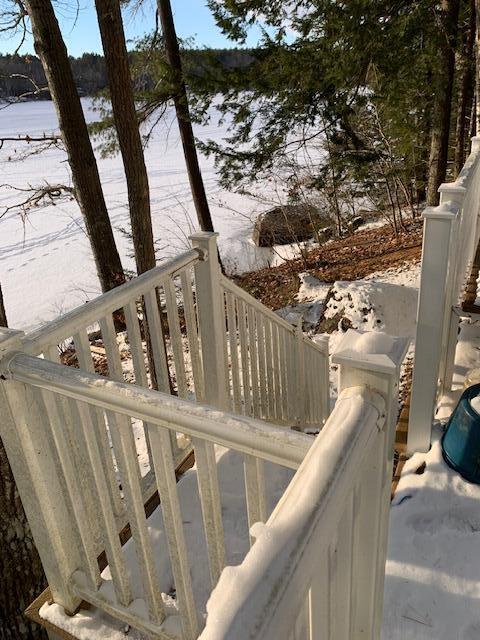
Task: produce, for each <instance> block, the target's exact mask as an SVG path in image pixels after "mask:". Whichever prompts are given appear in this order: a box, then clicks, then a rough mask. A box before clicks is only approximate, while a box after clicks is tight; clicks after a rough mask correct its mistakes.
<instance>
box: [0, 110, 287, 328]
mask: <svg viewBox="0 0 480 640" xmlns="http://www.w3.org/2000/svg"><path fill="white" fill-rule="evenodd" d="M83 106H84V110H85V113H86V117H87V120H88V121H92V120H94V119H96V118H97V117H98V116H97V115H96V114H95V113H94V112H93V111H92V109H91V102H90V100H89V99H84V100H83ZM0 113H1V114H2V115H1V118H0V135H2V136H15V135H19V134H25V133H28V134H30V135H41V134H42V133H43V132H46V133H49V132H51V131H53V130H55V129H56V127H57V119H56V116H55V112H54V107H53V103H52V102H49V101H39V102H25V103H19V104H16V105H12V106H10V107H8V108H7V109H4V110H2V111H0ZM196 133H197V134H198V135H199V137H201V138H203V139H209V138H211V139H214V140H216V141H220V140H221V139H222V138H223V136H224V135H225V133H226V125H223V126H217V124H216V118H215V116H213V117H212V122H211V124H209V125H207V126H205V127H201V128H197V131H196ZM23 148H24V145H21V144H17V143H15V142H10V143H8V142H7V143H5V144H4V146H3V148H2V149H1V150H0V162H1V167H2V176H1V178H0V214H1V212H2V210H3V208H4V207H6V206H8V205H11V204H13V203H14V202H18V201H19V198H20V199H21V196H22V195H23V194H21V193H15V192H14V191H12V190H11V189H9V188H8V187H7V186H6V185H8V184H10V185H14V186H17V187H26V186H27V185H29V184H30V185H39V184H41V183H42V181H44V180H48V181H50V182H52V183H64V184H65V183H66V184H71V183H70V177H69V171H68V167H67V163H66V157H65V155H64V154H63V152H61V151H58V150H50V151H48V152H46V153H45V154H42V155H38V156H33V157H31V158H28V159H26V160H24V161H22V162H15V161H14V160H15V158H16V157H17V156H18V154H19V153H20V152H21V150H22V149H23ZM98 162H99V170H100V174H101V179H102V184H103V187H104V193H105V198H106V201H107V206H108V209H109V212H110V217H111V220H112V225H113V227H114V230H115V236H116V240H117V243H118V247H119V251H120V253H121V257H122V261H123V264H124V267H126V268H128V269H133V268H134V263H133V260H132V258H131V256H130V255H129V254H131V247H129V245H128V242H127V241H126V239H125V237H124V235H122V233H121V232H120V231H119V229H120V228H126V227H128V206H127V189H126V185H125V176H124V173H123V167H122V163H121V159H120V157H119V156H116V157H113V158H106V159H101V158H99V160H98ZM146 162H147V168H148V173H149V179H150V188H151V201H152V218H153V227H154V237H155V239H156V240H157V243H158V244H157V247H158V256H159V257H160V258H162V257H163V258H165V257H170V256H172V255H175V254H177V253H178V252H179V251H181V250H185V249H186V248H187V247H188V246H189V245H188V240H187V237H188V235H189V233H190V232H191V231H193V230H194V229H195V228H196V218H195V212H194V207H193V202H192V198H191V195H190V189H189V185H188V179H187V175H186V173H185V166H184V160H183V154H182V149H181V144H180V141H179V136H178V131H177V125H176V122H175V120H174V118H173V114H169V115H168V117H167V119H166V121H165V122H164V123H163V124H161V125H159V127H158V129H157V131H156V133H155V134H154V137H153V139H152V141H151V143H150V145H149V147H148V148H147V150H146ZM200 162H201V167H202V172H203V177H204V180H205V184H206V189H207V192H208V197H209V201H210V205H211V210H212V217H213V221H214V226H215V228H216V229H217V230H218V231H219V233H220V248H221V253H222V257H223V259H224V260H225V263H226V266H227V267H228V268H230V269H236V270H240V271H242V270H249V269H251V268H253V267H255V266H257V265H258V266H259V265H267V264H270V263H271V261H272V260H273V261H275V260H278V256H276V254H273V253H272V252H271V250H269V249H259V248H257V247H255V245H254V244H253V242H252V241H251V231H252V221H253V220H254V219H255V218H256V216H257V214H258V213H259V212H260V211H263V210H265V209H268V208H269V206H270V204H271V203H272V202H274V203H275V204H278V202H279V198H281V196H278V195H276V194H275V192H274V191H272V190H271V189H270V190H269V191H268V196H267V195H265V194H264V195H263V196H262V199H263V201H261V200H258V199H253V198H250V197H247V196H245V195H238V194H234V193H231V192H226V191H222V190H221V189H220V188H219V187H218V185H217V176H216V171H215V168H214V166H213V160H212V159H207V158H205V157H203V156H201V158H200ZM0 282H1V283H2V288H3V293H4V297H5V305H6V309H7V315H8V317H9V322H10V324H11V326H12V327H15V328H18V329H28V328H33V327H34V326H37V325H39V324H41V323H42V322H44V321H46V320H50V319H52V318H53V317H56V316H58V315H60V314H61V313H62V312H65V311H67V310H69V309H71V308H73V307H75V306H77V305H79V304H83V303H84V302H85V301H86V300H88V299H91V298H92V297H94V296H95V295H97V294H98V293H99V292H100V291H99V285H98V280H97V276H96V273H95V268H94V264H93V259H92V256H91V252H90V247H89V243H88V240H87V237H86V235H85V232H84V228H83V222H82V217H81V214H80V211H79V209H78V206H77V205H76V203H75V202H74V201H72V202H64V203H61V204H58V205H57V206H49V207H47V208H44V209H41V210H34V209H33V210H32V211H31V213H30V215H29V216H28V218H27V220H26V221H25V225H23V224H22V221H21V219H20V218H19V216H18V215H17V214H15V213H12V212H10V213H8V214H6V215H5V216H3V217H0Z"/></svg>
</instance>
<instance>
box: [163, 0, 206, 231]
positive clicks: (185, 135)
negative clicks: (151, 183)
mask: <svg viewBox="0 0 480 640" xmlns="http://www.w3.org/2000/svg"><path fill="white" fill-rule="evenodd" d="M157 6H158V14H159V16H160V21H161V24H162V30H163V37H164V40H165V52H166V54H167V60H168V64H169V65H170V67H171V69H172V72H173V74H174V78H175V81H176V84H177V91H176V92H175V96H174V103H175V111H176V114H177V120H178V127H179V129H180V137H181V139H182V145H183V153H184V155H185V162H186V164H187V172H188V179H189V181H190V188H191V190H192V195H193V201H194V203H195V209H196V212H197V217H198V222H199V224H200V228H201V229H202V231H213V223H212V217H211V215H210V209H209V206H208V201H207V196H206V193H205V187H204V184H203V179H202V174H201V172H200V167H199V164H198V157H197V150H196V147H195V138H194V136H193V130H192V121H191V119H190V110H189V108H188V98H187V90H186V87H185V82H184V80H183V72H182V61H181V58H180V50H179V47H178V40H177V34H176V33H175V25H174V22H173V15H172V7H171V6H170V0H157Z"/></svg>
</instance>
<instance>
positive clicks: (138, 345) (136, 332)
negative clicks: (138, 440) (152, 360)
mask: <svg viewBox="0 0 480 640" xmlns="http://www.w3.org/2000/svg"><path fill="white" fill-rule="evenodd" d="M124 312H125V322H126V325H127V335H128V341H129V343H130V352H131V354H132V361H133V370H134V372H135V383H136V384H137V385H138V386H140V387H145V388H148V378H147V371H146V368H145V356H144V354H143V344H142V334H141V333H140V325H139V323H138V314H137V305H136V303H135V300H132V301H131V302H129V303H128V304H127V305H125V307H124ZM143 432H144V436H145V443H146V445H147V453H148V462H149V466H150V468H152V450H151V446H150V436H149V430H148V424H147V423H146V422H143Z"/></svg>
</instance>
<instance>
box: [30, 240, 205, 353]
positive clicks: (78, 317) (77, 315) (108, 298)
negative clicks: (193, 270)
mask: <svg viewBox="0 0 480 640" xmlns="http://www.w3.org/2000/svg"><path fill="white" fill-rule="evenodd" d="M201 259H202V255H201V252H200V251H199V250H198V249H191V250H190V251H186V252H185V253H182V254H181V255H179V256H177V257H176V258H173V259H172V260H169V261H168V262H166V263H165V264H162V265H159V266H158V267H155V268H153V269H151V270H150V271H147V272H145V273H143V274H141V275H140V276H137V277H136V278H134V279H132V280H130V281H129V282H126V283H125V284H123V285H120V286H119V287H116V288H115V289H112V290H111V291H107V292H106V293H104V294H102V295H101V296H99V297H98V298H95V299H94V300H92V301H90V302H87V303H86V304H84V305H83V306H81V307H77V308H76V309H73V310H72V311H70V312H69V313H66V314H65V315H63V316H61V317H60V318H58V319H56V320H53V321H52V322H49V323H48V324H46V325H45V326H43V327H40V328H39V329H36V330H35V331H33V332H31V333H29V334H27V335H26V336H25V338H24V340H23V347H22V349H23V350H24V351H25V352H26V353H30V354H32V355H38V354H39V353H42V351H43V350H44V349H46V348H47V347H50V346H51V345H52V344H58V343H60V342H61V341H62V340H64V339H65V338H66V337H70V336H71V335H73V334H75V333H77V332H78V331H79V330H81V329H83V328H85V327H88V326H89V325H91V324H93V323H94V322H97V321H98V319H99V318H101V317H103V316H106V315H107V314H109V313H112V312H114V311H116V310H117V309H120V308H121V307H123V306H124V305H125V304H127V303H128V302H130V301H131V300H135V299H136V298H138V297H139V296H141V295H143V294H144V293H146V292H147V291H148V290H149V289H151V288H152V287H153V286H155V285H156V284H159V283H161V282H162V281H163V280H165V279H166V278H172V277H174V276H175V275H177V274H179V273H180V272H181V271H183V270H185V269H187V268H188V267H190V266H191V265H193V264H195V263H196V262H198V261H199V260H201Z"/></svg>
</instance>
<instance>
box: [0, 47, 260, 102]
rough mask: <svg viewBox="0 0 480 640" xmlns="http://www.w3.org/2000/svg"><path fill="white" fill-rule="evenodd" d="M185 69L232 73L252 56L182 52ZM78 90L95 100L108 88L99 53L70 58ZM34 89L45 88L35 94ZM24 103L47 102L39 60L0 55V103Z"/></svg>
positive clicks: (228, 51)
mask: <svg viewBox="0 0 480 640" xmlns="http://www.w3.org/2000/svg"><path fill="white" fill-rule="evenodd" d="M135 57H136V52H135V50H133V51H130V52H129V59H130V64H131V65H134V64H135ZM182 59H183V61H184V64H185V68H186V69H188V70H189V72H190V73H197V74H198V73H206V69H205V67H207V68H208V67H212V66H214V65H215V66H217V67H220V68H224V69H234V68H239V67H243V66H246V65H248V64H249V63H250V62H251V61H252V60H253V52H251V51H249V50H248V49H245V48H232V49H211V48H205V49H185V48H184V49H182ZM69 62H70V66H71V68H72V72H73V77H74V79H75V84H76V86H77V90H78V92H79V94H80V95H82V96H94V95H96V94H97V93H99V92H101V91H104V90H105V89H106V88H107V86H108V77H107V69H106V66H105V58H104V57H103V56H102V55H100V54H98V53H84V54H82V55H81V56H79V57H78V58H75V57H73V56H69ZM143 82H144V83H145V84H146V85H147V86H150V87H151V86H153V84H154V82H155V78H154V77H150V78H145V77H144V78H143ZM35 85H36V86H37V87H39V88H40V87H43V88H45V90H44V91H36V88H35ZM20 96H22V97H23V98H24V99H25V100H46V99H50V93H49V92H48V90H46V79H45V73H44V71H43V67H42V63H41V61H40V59H39V58H38V57H37V56H35V55H21V54H18V53H14V54H1V53H0V100H2V98H3V99H5V98H9V97H17V98H18V97H20Z"/></svg>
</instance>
